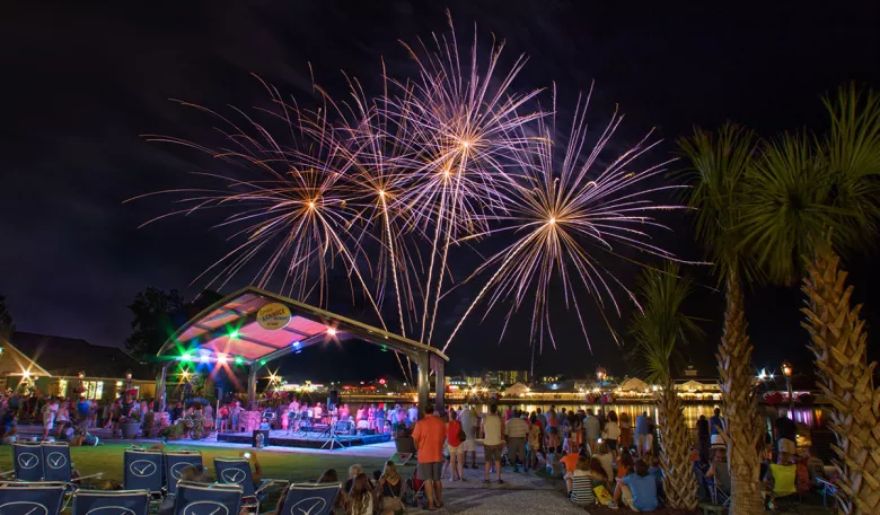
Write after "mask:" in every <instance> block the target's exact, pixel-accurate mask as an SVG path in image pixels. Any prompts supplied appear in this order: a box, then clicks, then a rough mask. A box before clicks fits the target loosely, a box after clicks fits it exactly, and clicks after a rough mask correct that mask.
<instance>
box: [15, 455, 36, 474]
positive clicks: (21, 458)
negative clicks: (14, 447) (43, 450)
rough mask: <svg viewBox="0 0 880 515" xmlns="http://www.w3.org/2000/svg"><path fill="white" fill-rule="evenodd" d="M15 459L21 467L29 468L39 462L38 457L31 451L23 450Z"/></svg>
mask: <svg viewBox="0 0 880 515" xmlns="http://www.w3.org/2000/svg"><path fill="white" fill-rule="evenodd" d="M16 461H18V464H19V466H21V468H23V469H25V470H30V469H32V468H35V467H36V466H37V465H39V464H40V457H39V456H37V455H36V454H34V453H32V452H23V453H21V454H19V455H18V458H16Z"/></svg>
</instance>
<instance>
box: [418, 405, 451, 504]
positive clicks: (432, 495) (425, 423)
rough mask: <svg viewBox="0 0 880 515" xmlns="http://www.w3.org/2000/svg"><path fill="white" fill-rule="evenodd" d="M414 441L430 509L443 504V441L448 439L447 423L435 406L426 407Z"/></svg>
mask: <svg viewBox="0 0 880 515" xmlns="http://www.w3.org/2000/svg"><path fill="white" fill-rule="evenodd" d="M412 437H413V441H414V442H415V444H416V450H418V451H419V452H418V462H419V465H418V467H419V470H418V472H419V477H420V478H421V479H422V481H424V482H425V494H426V495H427V497H428V509H429V510H432V509H435V508H440V507H441V506H443V482H442V481H441V472H442V471H443V443H444V442H445V441H446V424H445V423H444V422H443V421H442V420H440V418H439V417H437V416H436V415H434V407H433V406H431V405H428V406H427V407H425V417H424V418H422V419H421V420H419V421H418V422H416V427H415V429H413V434H412Z"/></svg>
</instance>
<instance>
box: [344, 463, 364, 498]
mask: <svg viewBox="0 0 880 515" xmlns="http://www.w3.org/2000/svg"><path fill="white" fill-rule="evenodd" d="M363 473H364V466H363V465H361V464H360V463H353V464H352V465H350V466H349V467H348V479H346V480H345V486H344V487H343V490H345V491H346V492H348V491H350V490H351V487H352V485H353V484H354V478H356V477H357V476H358V474H363Z"/></svg>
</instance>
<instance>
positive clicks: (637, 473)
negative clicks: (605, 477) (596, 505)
mask: <svg viewBox="0 0 880 515" xmlns="http://www.w3.org/2000/svg"><path fill="white" fill-rule="evenodd" d="M621 501H622V502H623V504H625V505H626V506H627V507H628V508H629V509H631V510H633V511H653V510H656V509H657V507H658V506H659V504H660V502H659V500H658V499H657V481H656V480H655V479H654V476H652V475H651V474H649V473H648V464H647V463H645V460H642V459H639V460H637V461H636V462H635V464H634V465H633V472H632V473H631V474H627V475H626V476H624V478H623V479H621V480H620V481H618V483H617V487H616V488H615V489H614V502H615V503H618V504H619V503H620V502H621Z"/></svg>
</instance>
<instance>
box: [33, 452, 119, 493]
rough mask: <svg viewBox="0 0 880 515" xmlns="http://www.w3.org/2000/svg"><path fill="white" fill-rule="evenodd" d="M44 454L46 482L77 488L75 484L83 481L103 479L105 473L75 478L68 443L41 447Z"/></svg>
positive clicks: (44, 476) (44, 477)
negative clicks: (59, 482) (60, 482)
mask: <svg viewBox="0 0 880 515" xmlns="http://www.w3.org/2000/svg"><path fill="white" fill-rule="evenodd" d="M40 447H41V451H42V453H43V456H42V458H43V479H44V480H45V481H62V482H65V483H70V484H71V486H77V485H76V484H75V483H76V482H79V481H82V480H83V479H91V478H93V477H102V476H103V475H104V473H103V472H98V473H96V474H90V475H88V476H80V477H73V461H72V460H71V458H70V446H69V445H67V444H66V443H54V442H53V443H48V442H44V443H43V444H42V445H40Z"/></svg>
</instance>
